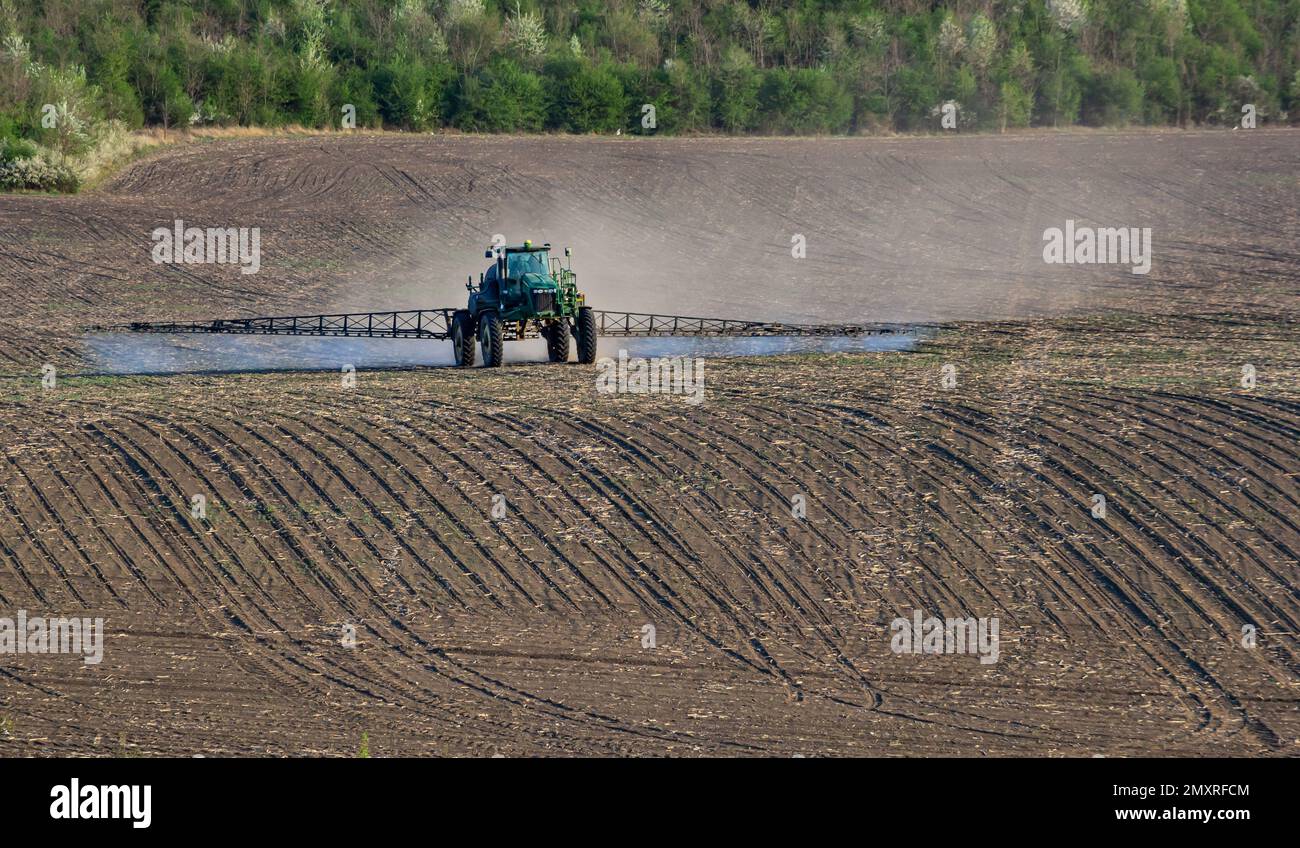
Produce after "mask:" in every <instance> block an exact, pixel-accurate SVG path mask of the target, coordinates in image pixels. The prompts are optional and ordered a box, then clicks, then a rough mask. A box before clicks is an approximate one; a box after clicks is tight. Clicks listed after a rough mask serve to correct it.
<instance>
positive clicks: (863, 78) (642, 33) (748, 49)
mask: <svg viewBox="0 0 1300 848" xmlns="http://www.w3.org/2000/svg"><path fill="white" fill-rule="evenodd" d="M1298 20H1300V0H955V2H949V3H936V2H926V1H925V0H749V1H748V2H744V0H36V1H35V2H31V0H0V163H3V164H6V165H8V166H10V167H12V166H13V165H14V163H16V162H20V161H22V160H27V161H36V160H38V159H42V158H43V159H44V160H46V161H47V162H48V163H49V164H51V165H53V166H57V164H58V163H59V162H63V161H67V159H68V157H69V156H72V157H75V156H76V155H78V154H79V153H81V152H84V150H86V149H88V148H90V147H93V145H94V144H95V143H96V139H97V136H99V135H100V134H102V133H104V132H106V131H107V130H106V128H110V127H111V128H114V129H117V130H122V129H125V130H130V129H133V128H139V127H142V126H161V127H165V128H172V127H195V126H199V127H201V126H213V125H215V126H222V125H257V126H271V127H275V126H286V125H299V126H305V127H322V128H323V127H340V126H342V125H343V121H344V120H345V119H347V120H349V121H351V120H355V124H356V126H359V127H388V128H393V129H403V130H411V131H430V130H437V129H442V128H456V129H460V130H464V131H469V132H572V133H610V132H615V131H622V132H627V133H650V132H653V133H658V134H692V133H766V134H846V133H873V132H889V131H901V132H910V131H926V130H937V129H939V127H940V121H941V118H942V116H943V115H944V114H947V115H950V116H951V117H952V118H953V119H955V120H956V122H957V124H958V126H959V127H960V128H969V129H979V130H986V131H988V130H1005V129H1007V128H1015V127H1028V126H1069V125H1075V124H1086V125H1093V126H1108V125H1125V124H1153V125H1193V124H1205V123H1222V124H1235V123H1236V122H1237V121H1239V120H1240V119H1241V117H1242V110H1243V108H1244V107H1246V106H1247V105H1249V108H1250V109H1251V111H1252V113H1253V114H1254V115H1255V116H1256V118H1257V120H1258V121H1260V122H1268V121H1284V120H1287V117H1288V113H1289V112H1292V113H1297V117H1300V105H1297V104H1298V101H1300V28H1298V27H1297V21H1298ZM647 106H648V107H650V108H647ZM345 107H346V108H345ZM3 179H4V177H3V172H0V184H2V182H3Z"/></svg>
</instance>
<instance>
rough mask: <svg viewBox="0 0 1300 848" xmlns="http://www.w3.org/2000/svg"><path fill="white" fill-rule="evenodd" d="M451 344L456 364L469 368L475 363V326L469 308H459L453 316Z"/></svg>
mask: <svg viewBox="0 0 1300 848" xmlns="http://www.w3.org/2000/svg"><path fill="white" fill-rule="evenodd" d="M451 345H452V348H453V352H454V353H455V356H456V365H458V366H459V367H461V368H468V367H470V366H471V365H473V364H474V327H473V323H472V322H471V320H470V316H469V312H468V311H467V310H464V309H460V310H457V311H456V312H455V314H453V315H452V316H451Z"/></svg>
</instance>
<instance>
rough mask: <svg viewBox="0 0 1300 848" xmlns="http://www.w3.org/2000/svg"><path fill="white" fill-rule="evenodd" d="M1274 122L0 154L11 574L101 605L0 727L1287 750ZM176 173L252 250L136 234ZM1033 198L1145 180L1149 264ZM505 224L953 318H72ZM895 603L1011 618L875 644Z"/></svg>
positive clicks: (515, 750) (414, 247)
mask: <svg viewBox="0 0 1300 848" xmlns="http://www.w3.org/2000/svg"><path fill="white" fill-rule="evenodd" d="M1296 141H1297V136H1296V135H1295V134H1294V133H1288V132H1280V131H1279V132H1264V131H1259V132H1255V133H1227V132H1224V133H1203V134H1200V133H1155V134H1153V133H1141V134H1132V135H1126V134H1089V135H1079V136H1074V135H1061V136H1032V137H1016V138H1007V139H999V138H975V139H969V138H954V139H908V140H897V141H894V140H891V141H878V140H820V141H818V140H788V141H787V140H752V141H751V140H702V141H686V140H682V141H636V140H626V141H624V140H618V141H612V140H596V139H550V138H543V139H478V138H456V139H448V138H388V137H366V138H358V139H346V138H344V139H338V138H325V139H321V138H310V139H257V140H248V141H237V142H221V143H212V144H206V145H191V146H187V147H186V148H184V149H177V150H172V151H168V152H165V153H163V154H161V155H159V156H156V157H154V158H152V159H150V160H148V161H145V162H142V163H139V164H137V165H135V166H133V167H132V168H131V169H130V170H128V171H127V172H125V173H123V174H122V175H121V176H120V177H119V178H118V179H116V180H115V181H114V182H112V183H111V184H109V185H108V186H107V187H105V188H104V189H103V190H102V191H98V192H95V193H92V194H88V195H85V196H81V197H72V198H51V197H6V198H0V228H3V232H4V233H5V239H4V244H3V246H0V293H3V295H4V297H5V300H6V303H7V305H8V309H7V310H6V316H5V317H4V318H3V321H2V323H0V386H3V390H4V394H3V396H2V397H0V617H2V616H14V615H15V614H16V612H17V610H20V609H23V610H27V611H28V613H29V614H31V615H36V614H56V615H67V616H71V615H99V616H103V617H104V619H105V620H106V624H105V626H106V631H107V643H106V647H105V652H104V660H103V662H102V663H101V664H100V665H97V666H86V665H84V664H83V663H82V661H81V659H80V658H79V657H75V656H48V655H45V656H43V655H21V656H0V755H10V756H12V755H27V754H57V755H114V754H119V753H143V754H150V755H156V754H169V755H189V754H194V753H204V754H209V755H303V754H328V755H354V754H355V753H356V752H357V751H358V748H359V746H360V742H361V737H362V734H363V733H364V734H366V737H367V739H368V745H369V749H370V751H371V753H372V754H374V755H376V756H382V755H394V754H464V755H488V754H493V753H502V754H506V755H563V754H596V755H603V754H676V755H699V754H710V755H793V754H804V755H808V756H813V755H907V754H910V755H928V754H958V755H964V754H971V755H976V754H986V753H987V754H997V755H1016V754H1020V755H1069V756H1089V755H1093V754H1107V755H1159V754H1173V755H1213V754H1219V755H1234V756H1253V755H1260V754H1272V755H1293V754H1295V753H1297V752H1298V751H1300V747H1298V746H1300V710H1298V709H1297V706H1298V704H1300V663H1298V662H1297V658H1298V657H1300V641H1298V640H1297V633H1300V592H1298V591H1297V566H1300V486H1298V485H1297V475H1298V474H1300V462H1298V461H1297V444H1298V440H1300V383H1297V378H1298V377H1300V366H1298V364H1297V363H1298V362H1300V359H1298V357H1297V354H1298V353H1300V345H1298V344H1297V331H1296V320H1297V316H1300V264H1298V260H1300V253H1297V250H1296V247H1295V245H1296V243H1297V236H1300V224H1298V223H1297V212H1296V210H1297V209H1300V178H1298V177H1297V174H1300V144H1297V143H1296ZM177 217H180V218H183V219H185V220H186V221H187V223H193V224H196V225H201V226H261V227H262V230H263V235H262V244H263V260H262V262H263V270H262V272H261V273H258V274H256V275H240V274H239V273H238V272H237V271H235V270H234V269H233V268H230V267H212V266H162V265H154V264H153V263H152V262H150V261H149V249H150V247H151V243H150V241H149V236H148V234H149V231H150V230H152V229H153V228H154V227H157V226H167V225H169V224H170V222H171V220H172V219H173V218H177ZM1067 217H1072V218H1074V219H1076V220H1079V221H1081V222H1087V223H1092V224H1094V225H1097V226H1151V227H1153V229H1154V233H1155V251H1156V252H1155V260H1154V264H1153V270H1152V272H1151V274H1150V275H1148V276H1146V277H1141V276H1136V275H1132V274H1130V273H1128V271H1127V269H1116V268H1113V267H1112V268H1095V269H1080V268H1078V267H1075V268H1062V267H1049V266H1045V265H1044V264H1043V263H1042V261H1041V256H1040V251H1041V238H1040V237H1041V232H1042V229H1043V228H1044V227H1046V226H1053V225H1055V226H1060V225H1062V224H1063V223H1064V220H1065V219H1066V218H1067ZM526 222H536V223H526ZM525 225H526V226H525ZM527 227H535V228H536V229H531V230H528V231H527V232H525V229H526V228H527ZM494 232H504V233H506V234H507V235H509V236H510V237H511V240H512V241H513V240H515V239H516V238H522V237H523V236H524V235H533V236H535V237H537V238H540V239H550V240H552V241H554V242H556V243H557V244H565V243H567V244H573V245H575V267H576V269H577V270H578V271H579V275H580V279H582V280H583V285H584V288H585V289H586V291H587V292H588V297H589V299H590V300H592V301H593V302H596V303H597V305H600V306H604V307H608V308H614V309H617V308H628V309H663V310H666V311H673V312H683V313H687V314H690V313H696V314H716V315H722V316H728V317H730V316H736V317H743V318H748V317H755V318H774V319H783V320H793V319H796V318H798V319H810V318H811V319H835V320H851V319H862V320H894V319H907V318H924V319H943V320H954V321H957V322H959V323H956V324H954V325H953V326H952V328H951V329H949V330H947V331H946V332H944V333H943V334H942V335H940V336H939V337H938V338H936V339H934V340H932V341H929V342H927V343H925V344H923V345H921V346H920V347H919V348H918V349H916V350H914V351H911V352H907V353H861V352H859V353H845V354H809V355H785V356H774V357H734V358H723V359H714V358H711V359H709V360H708V362H707V365H706V374H707V392H708V397H707V399H706V401H705V402H704V403H703V404H700V405H699V406H693V405H690V404H687V403H685V402H683V400H682V399H681V398H679V397H673V396H649V395H623V396H612V397H611V396H606V395H600V394H598V393H597V392H596V391H595V388H594V385H593V379H592V376H593V375H592V370H591V369H590V367H584V366H579V365H576V364H570V365H567V366H550V365H542V364H523V365H514V366H510V367H506V368H503V369H500V370H496V371H487V370H483V369H474V370H472V371H458V370H455V369H445V368H424V369H408V370H367V369H365V368H364V367H362V368H361V369H360V372H359V373H358V375H357V386H356V388H354V389H343V388H341V386H340V378H339V374H338V372H337V364H336V363H335V362H334V361H333V360H328V361H326V360H322V362H321V363H319V364H320V366H321V367H322V368H328V370H321V371H311V370H302V371H290V372H258V373H229V374H205V375H193V374H176V375H162V376H105V375H103V374H101V373H100V372H101V371H102V370H103V369H104V368H105V367H106V364H105V363H103V362H101V361H97V360H96V359H95V357H94V355H93V353H92V351H91V350H90V349H89V348H88V347H87V346H86V345H85V343H84V341H83V339H82V336H81V334H80V333H79V332H78V328H79V327H81V326H83V325H87V324H94V323H110V322H115V321H121V320H129V319H135V318H170V317H217V316H227V315H237V314H259V313H290V312H293V311H319V310H321V309H324V308H331V307H345V306H346V307H358V308H363V307H375V308H387V307H390V306H391V307H399V306H447V305H454V304H456V303H458V302H459V301H460V300H461V299H462V298H463V288H462V286H463V283H460V282H457V281H458V280H463V279H464V277H465V275H466V274H468V273H472V272H474V273H476V272H477V270H480V269H479V265H480V260H479V259H477V258H476V257H477V256H481V250H482V248H483V246H485V243H486V240H487V239H489V238H490V236H491V234H492V233H494ZM794 233H801V234H804V235H806V236H807V238H808V245H809V250H808V258H807V259H806V260H794V259H792V258H791V257H790V252H789V245H790V237H791V235H792V234H794ZM801 262H802V263H805V264H800V263H801ZM293 343H294V340H287V341H284V342H283V344H285V345H291V344H293ZM412 344H420V343H412ZM441 344H444V345H445V344H446V343H441ZM616 347H617V346H616ZM46 363H50V364H53V365H55V366H56V368H57V369H58V371H59V374H60V375H61V378H60V381H59V383H58V386H57V388H55V389H52V390H45V389H42V388H41V387H40V376H41V367H42V365H44V364H46ZM1247 363H1249V364H1252V365H1253V366H1254V367H1255V369H1256V373H1257V380H1258V382H1257V384H1256V385H1255V387H1254V388H1250V389H1248V388H1245V387H1243V386H1242V385H1241V382H1240V379H1241V368H1242V366H1243V365H1244V364H1247ZM110 365H111V363H110ZM945 365H952V366H953V367H954V369H955V374H956V379H957V384H956V386H955V387H953V388H944V386H943V383H942V377H941V375H942V373H943V372H942V369H943V367H944V366H945ZM1094 493H1101V494H1104V495H1105V497H1106V500H1107V515H1106V517H1105V518H1104V519H1098V518H1094V517H1093V516H1092V514H1091V512H1090V508H1091V498H1092V496H1093V494H1094ZM195 494H202V495H204V496H205V497H206V498H207V503H208V514H207V518H206V519H202V520H201V519H196V518H192V517H191V513H190V498H191V497H192V496H193V495H195ZM493 495H504V497H505V504H506V511H505V515H504V517H502V518H494V517H493V514H492V510H493ZM795 495H802V496H804V499H805V502H806V504H807V514H806V517H804V518H796V517H794V516H793V515H792V514H791V509H790V503H791V498H792V497H793V496H795ZM914 610H921V611H922V612H923V613H924V614H925V615H926V616H930V615H937V616H940V617H943V616H953V617H966V616H973V617H996V618H997V619H998V620H999V622H1000V636H1001V644H1000V658H999V660H998V661H997V662H996V663H993V664H981V663H980V662H979V657H977V656H972V655H962V654H952V655H937V656H936V655H912V654H895V653H893V652H892V651H891V648H890V639H891V635H892V634H891V629H890V624H891V622H892V621H893V620H894V619H895V618H896V617H904V618H910V617H911V615H912V612H913V611H914ZM647 624H650V625H653V627H654V628H655V630H656V633H655V636H656V640H655V641H656V645H655V647H654V648H643V647H642V628H643V627H644V626H645V625H647ZM348 625H350V626H352V627H355V630H356V634H357V644H356V645H355V647H347V646H345V645H344V644H342V639H341V636H342V634H343V632H344V628H345V627H346V626H348ZM1246 625H1253V626H1254V627H1255V628H1256V629H1257V644H1256V646H1255V647H1253V648H1247V647H1244V646H1243V644H1242V628H1243V626H1246Z"/></svg>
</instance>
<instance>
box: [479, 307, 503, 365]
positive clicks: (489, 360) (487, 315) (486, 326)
mask: <svg viewBox="0 0 1300 848" xmlns="http://www.w3.org/2000/svg"><path fill="white" fill-rule="evenodd" d="M478 338H479V346H480V347H481V348H482V349H483V364H484V365H485V366H487V367H488V368H496V367H498V366H500V365H501V360H502V359H503V358H504V353H505V350H504V349H505V339H504V338H503V337H502V331H501V317H500V316H499V315H497V314H496V313H495V312H484V313H483V317H482V318H480V319H479V322H478Z"/></svg>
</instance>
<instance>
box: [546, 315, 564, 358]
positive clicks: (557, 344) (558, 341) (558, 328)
mask: <svg viewBox="0 0 1300 848" xmlns="http://www.w3.org/2000/svg"><path fill="white" fill-rule="evenodd" d="M546 355H547V356H549V357H550V358H551V361H552V362H568V361H569V322H568V321H566V320H564V319H563V318H561V319H560V320H559V321H556V322H555V323H553V324H551V326H549V327H547V328H546Z"/></svg>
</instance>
